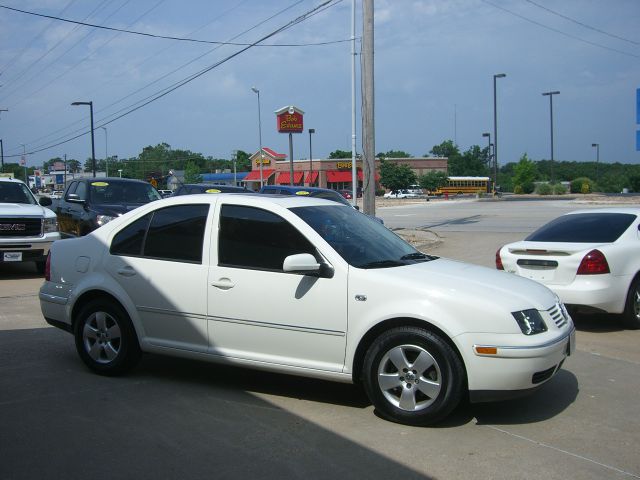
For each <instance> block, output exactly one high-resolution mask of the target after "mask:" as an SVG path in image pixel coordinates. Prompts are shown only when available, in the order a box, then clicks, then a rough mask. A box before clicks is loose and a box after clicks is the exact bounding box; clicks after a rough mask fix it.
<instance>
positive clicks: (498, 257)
mask: <svg viewBox="0 0 640 480" xmlns="http://www.w3.org/2000/svg"><path fill="white" fill-rule="evenodd" d="M500 250H502V247H500V248H499V249H498V251H496V268H497V269H498V270H504V266H503V265H502V258H500Z"/></svg>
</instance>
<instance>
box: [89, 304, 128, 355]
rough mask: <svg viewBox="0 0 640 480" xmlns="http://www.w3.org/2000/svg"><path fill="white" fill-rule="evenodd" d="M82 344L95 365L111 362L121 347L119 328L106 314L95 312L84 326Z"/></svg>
mask: <svg viewBox="0 0 640 480" xmlns="http://www.w3.org/2000/svg"><path fill="white" fill-rule="evenodd" d="M82 342H83V344H84V348H85V350H86V351H87V353H88V354H89V356H90V357H91V358H92V359H93V360H94V361H95V362H96V363H101V364H107V363H110V362H113V361H114V360H115V359H116V357H117V356H118V354H119V353H120V347H121V345H122V334H121V332H120V326H119V325H118V322H116V321H115V319H114V318H113V317H112V316H111V315H109V314H108V313H107V312H95V313H94V314H93V315H91V316H90V317H89V318H88V319H87V321H86V322H85V324H84V328H83V329H82Z"/></svg>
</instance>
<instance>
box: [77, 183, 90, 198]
mask: <svg viewBox="0 0 640 480" xmlns="http://www.w3.org/2000/svg"><path fill="white" fill-rule="evenodd" d="M74 193H75V194H76V195H78V197H79V198H80V200H86V199H87V184H86V183H84V182H78V186H77V187H76V191H75V192H74Z"/></svg>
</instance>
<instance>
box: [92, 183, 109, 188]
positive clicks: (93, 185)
mask: <svg viewBox="0 0 640 480" xmlns="http://www.w3.org/2000/svg"><path fill="white" fill-rule="evenodd" d="M91 186H92V187H108V186H109V184H108V183H107V182H92V183H91Z"/></svg>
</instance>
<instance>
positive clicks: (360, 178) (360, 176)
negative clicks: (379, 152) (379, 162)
mask: <svg viewBox="0 0 640 480" xmlns="http://www.w3.org/2000/svg"><path fill="white" fill-rule="evenodd" d="M363 177H364V175H363V174H362V170H358V180H360V181H362V178H363ZM379 181H380V175H378V172H376V182H379Z"/></svg>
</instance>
